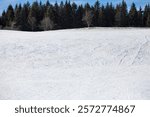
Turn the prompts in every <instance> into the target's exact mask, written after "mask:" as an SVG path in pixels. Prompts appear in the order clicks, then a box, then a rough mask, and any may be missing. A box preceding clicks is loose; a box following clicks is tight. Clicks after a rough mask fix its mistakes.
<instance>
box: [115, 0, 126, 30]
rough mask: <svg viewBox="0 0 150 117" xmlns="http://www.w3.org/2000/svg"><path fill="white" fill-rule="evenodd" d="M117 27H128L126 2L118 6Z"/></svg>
mask: <svg viewBox="0 0 150 117" xmlns="http://www.w3.org/2000/svg"><path fill="white" fill-rule="evenodd" d="M115 25H116V26H121V27H125V26H128V12H127V4H126V2H125V1H124V0H123V1H122V4H119V5H117V6H116V15H115Z"/></svg>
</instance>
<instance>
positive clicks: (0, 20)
mask: <svg viewBox="0 0 150 117" xmlns="http://www.w3.org/2000/svg"><path fill="white" fill-rule="evenodd" d="M1 28H2V17H1V16H0V29H1Z"/></svg>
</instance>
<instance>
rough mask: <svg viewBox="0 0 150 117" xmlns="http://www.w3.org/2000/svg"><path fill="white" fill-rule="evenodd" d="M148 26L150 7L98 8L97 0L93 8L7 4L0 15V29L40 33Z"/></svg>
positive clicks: (149, 23)
mask: <svg viewBox="0 0 150 117" xmlns="http://www.w3.org/2000/svg"><path fill="white" fill-rule="evenodd" d="M85 26H88V27H90V26H91V27H150V4H147V5H145V7H144V9H142V8H141V7H140V8H139V9H137V8H136V5H135V3H132V5H131V7H130V9H129V10H128V8H127V4H126V2H125V1H124V0H123V1H122V3H119V4H117V5H116V6H113V5H112V3H107V4H106V5H101V4H100V2H99V0H97V1H96V2H95V4H94V5H90V4H89V3H86V4H85V5H82V4H80V5H77V4H76V3H75V2H73V3H71V2H70V1H67V0H66V2H63V1H61V2H60V3H59V4H58V3H57V2H56V3H55V4H51V3H50V2H49V1H47V2H46V3H45V4H43V3H42V2H38V1H35V2H33V3H32V4H31V5H30V3H29V2H27V3H25V4H23V5H21V4H16V6H15V7H14V8H13V6H12V5H9V6H8V8H7V10H6V11H3V12H2V14H1V16H0V28H1V29H11V30H22V31H42V30H56V29H70V28H82V27H85Z"/></svg>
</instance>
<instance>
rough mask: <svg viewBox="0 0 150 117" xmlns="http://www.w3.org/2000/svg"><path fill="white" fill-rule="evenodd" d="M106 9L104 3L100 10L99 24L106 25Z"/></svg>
mask: <svg viewBox="0 0 150 117" xmlns="http://www.w3.org/2000/svg"><path fill="white" fill-rule="evenodd" d="M104 10H105V8H104V6H103V5H102V7H101V9H100V12H99V20H98V22H99V26H105V23H106V21H105V14H104Z"/></svg>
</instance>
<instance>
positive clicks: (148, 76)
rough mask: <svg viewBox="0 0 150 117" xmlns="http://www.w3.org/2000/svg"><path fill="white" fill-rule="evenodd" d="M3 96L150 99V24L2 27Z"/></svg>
mask: <svg viewBox="0 0 150 117" xmlns="http://www.w3.org/2000/svg"><path fill="white" fill-rule="evenodd" d="M0 99H2V100H3V99H6V100H7V99H12V100H17V99H19V100H20V99H27V100H28V99H29V100H31V99H33V100H34V99H39V100H41V99H45V100H54V99H55V100H56V99H58V100H63V99H65V100H66V99H69V100H73V99H80V100H82V99H84V100H92V99H93V100H95V99H96V100H98V99H104V100H106V99H107V100H111V99H113V100H123V99H126V100H131V99H135V100H136V99H140V100H141V99H150V29H146V28H145V29H144V28H91V29H86V28H85V29H71V30H58V31H47V32H19V31H6V30H0Z"/></svg>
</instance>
